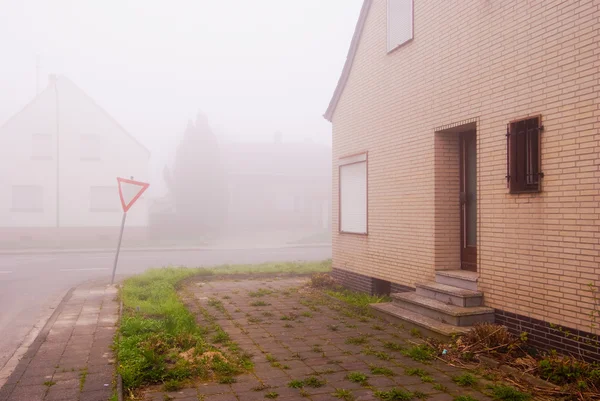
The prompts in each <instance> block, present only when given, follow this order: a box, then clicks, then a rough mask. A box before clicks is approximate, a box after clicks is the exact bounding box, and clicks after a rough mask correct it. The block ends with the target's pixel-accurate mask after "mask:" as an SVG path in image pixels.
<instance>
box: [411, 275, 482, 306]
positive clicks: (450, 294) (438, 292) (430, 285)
mask: <svg viewBox="0 0 600 401" xmlns="http://www.w3.org/2000/svg"><path fill="white" fill-rule="evenodd" d="M416 287H417V294H419V295H423V296H424V297H427V298H431V299H436V300H438V301H440V302H443V303H445V304H448V305H456V306H466V307H469V306H481V305H482V303H483V293H482V292H479V291H471V290H465V289H463V288H458V287H453V286H451V285H446V284H440V283H436V282H433V281H430V282H427V283H418V284H417V285H416Z"/></svg>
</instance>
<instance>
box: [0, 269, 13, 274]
mask: <svg viewBox="0 0 600 401" xmlns="http://www.w3.org/2000/svg"><path fill="white" fill-rule="evenodd" d="M10 273H12V271H10V270H0V274H10Z"/></svg>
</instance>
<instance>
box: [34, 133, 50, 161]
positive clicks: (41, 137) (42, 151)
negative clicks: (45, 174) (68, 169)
mask: <svg viewBox="0 0 600 401" xmlns="http://www.w3.org/2000/svg"><path fill="white" fill-rule="evenodd" d="M53 145H54V144H53V143H52V135H51V134H33V135H32V137H31V158H32V159H33V160H52V157H53V156H54V151H55V149H54V146H53Z"/></svg>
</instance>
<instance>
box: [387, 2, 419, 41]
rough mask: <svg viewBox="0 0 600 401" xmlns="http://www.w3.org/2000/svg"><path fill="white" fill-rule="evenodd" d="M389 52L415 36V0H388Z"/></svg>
mask: <svg viewBox="0 0 600 401" xmlns="http://www.w3.org/2000/svg"><path fill="white" fill-rule="evenodd" d="M387 25H388V28H387V29H388V40H387V42H388V49H387V50H388V52H391V51H392V50H394V49H395V48H397V47H398V46H400V45H403V44H404V43H406V42H408V41H409V40H411V39H412V38H413V0H388V15H387Z"/></svg>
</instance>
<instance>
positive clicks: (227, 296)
mask: <svg viewBox="0 0 600 401" xmlns="http://www.w3.org/2000/svg"><path fill="white" fill-rule="evenodd" d="M221 298H223V299H231V297H230V296H229V295H223V296H222V297H221Z"/></svg>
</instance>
